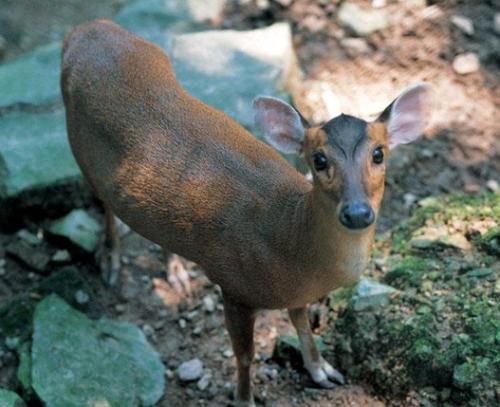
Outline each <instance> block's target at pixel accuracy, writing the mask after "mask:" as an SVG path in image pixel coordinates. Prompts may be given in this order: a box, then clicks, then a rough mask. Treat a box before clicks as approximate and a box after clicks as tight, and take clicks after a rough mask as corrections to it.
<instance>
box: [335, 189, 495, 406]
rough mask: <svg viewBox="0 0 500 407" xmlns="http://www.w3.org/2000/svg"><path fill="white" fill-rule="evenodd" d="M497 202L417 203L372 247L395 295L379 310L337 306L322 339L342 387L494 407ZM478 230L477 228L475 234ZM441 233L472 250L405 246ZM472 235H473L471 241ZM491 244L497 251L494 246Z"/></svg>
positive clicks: (490, 197) (485, 198) (486, 198)
mask: <svg viewBox="0 0 500 407" xmlns="http://www.w3.org/2000/svg"><path fill="white" fill-rule="evenodd" d="M499 197H500V195H498V194H496V195H495V194H486V195H482V196H479V197H471V196H462V195H460V196H446V197H442V198H439V199H436V198H433V199H430V200H427V201H426V202H424V205H423V206H422V207H421V208H420V209H418V210H417V211H416V213H415V215H414V216H413V217H412V218H411V219H409V220H408V221H407V222H405V223H404V224H402V225H400V226H399V227H397V228H396V229H395V230H393V231H392V233H391V234H388V235H386V236H385V237H384V238H383V239H380V240H379V241H378V242H377V247H378V250H379V258H380V257H382V255H381V254H380V253H391V255H390V257H388V258H387V259H382V261H383V264H385V265H386V268H387V273H386V274H385V275H384V276H383V277H382V280H383V281H384V282H385V283H387V284H390V285H392V286H394V287H395V288H398V289H399V290H400V292H399V294H398V295H397V296H395V297H394V298H393V299H392V300H391V302H390V304H389V305H388V306H386V307H384V308H380V309H377V308H375V309H374V310H372V311H371V312H363V313H361V312H360V313H356V312H355V311H354V310H353V309H351V308H350V307H349V301H347V300H345V299H343V302H337V304H339V303H340V306H337V307H336V308H334V309H333V315H336V316H337V319H336V320H334V321H333V324H334V329H333V330H332V332H333V333H331V336H332V338H330V340H331V341H332V343H334V344H335V345H336V349H335V351H336V356H337V359H338V362H339V364H340V366H341V368H342V369H344V370H345V371H346V372H347V374H348V376H349V377H350V379H351V380H353V381H356V380H358V381H367V382H369V383H370V384H371V385H372V386H373V387H374V388H375V389H376V391H377V392H378V393H382V394H385V395H387V396H388V397H390V398H392V399H394V398H395V397H405V396H406V395H407V394H408V392H409V391H413V392H416V393H417V394H419V395H420V401H421V404H422V405H464V406H480V405H494V404H495V402H496V401H497V400H496V397H497V395H496V393H495V390H494V389H498V388H500V305H499V304H498V299H499V298H500V296H499V294H500V290H499V289H498V288H497V287H498V286H499V282H500V262H499V261H498V256H497V255H495V251H494V250H492V249H491V246H485V245H486V244H489V242H492V241H494V242H497V240H496V239H498V231H497V227H496V226H494V227H493V228H489V229H488V230H486V231H485V230H484V229H485V228H484V225H493V224H495V222H496V221H497V219H499V218H500V199H499ZM478 225H479V226H478ZM424 226H425V227H430V228H432V227H439V228H445V230H446V228H448V229H449V230H450V233H451V232H452V233H458V234H462V236H464V237H466V238H467V240H468V241H469V242H471V243H472V244H471V245H470V248H469V249H468V250H467V251H461V250H456V249H453V250H452V249H451V248H445V247H440V248H439V249H438V250H436V249H435V248H432V249H431V250H415V249H413V248H412V247H410V245H409V244H408V242H409V239H410V238H411V237H412V236H413V234H414V233H415V231H416V230H418V229H419V228H422V227H424ZM478 230H479V232H478ZM494 244H497V243H494Z"/></svg>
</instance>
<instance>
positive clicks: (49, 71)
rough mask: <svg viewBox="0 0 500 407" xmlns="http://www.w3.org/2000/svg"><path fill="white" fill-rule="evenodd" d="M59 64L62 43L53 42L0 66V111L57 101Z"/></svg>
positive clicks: (58, 94) (58, 98) (58, 96)
mask: <svg viewBox="0 0 500 407" xmlns="http://www.w3.org/2000/svg"><path fill="white" fill-rule="evenodd" d="M60 63H61V44H60V43H54V44H50V45H47V46H44V47H41V48H37V49H35V50H34V51H31V52H28V53H26V54H24V55H21V56H20V57H19V58H16V59H14V60H13V61H11V62H8V63H6V64H3V65H0V89H1V90H2V91H1V92H0V108H2V107H6V106H10V105H13V104H18V103H26V104H32V105H43V104H45V103H48V102H53V101H57V100H60V98H61V96H60V91H59V69H60V68H59V65H60ZM0 132H1V130H0Z"/></svg>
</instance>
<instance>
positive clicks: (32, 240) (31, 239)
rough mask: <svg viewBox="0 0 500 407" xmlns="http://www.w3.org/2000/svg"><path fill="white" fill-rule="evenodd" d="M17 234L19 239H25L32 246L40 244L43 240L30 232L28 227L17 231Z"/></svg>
mask: <svg viewBox="0 0 500 407" xmlns="http://www.w3.org/2000/svg"><path fill="white" fill-rule="evenodd" d="M16 236H17V237H18V238H19V239H21V240H24V241H25V242H26V243H28V244H30V245H31V246H38V245H39V244H40V243H42V240H41V239H39V238H38V236H36V235H34V234H33V233H31V232H29V231H28V230H27V229H21V230H19V231H18V232H17V233H16Z"/></svg>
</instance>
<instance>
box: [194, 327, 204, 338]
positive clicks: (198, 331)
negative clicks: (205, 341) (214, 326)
mask: <svg viewBox="0 0 500 407" xmlns="http://www.w3.org/2000/svg"><path fill="white" fill-rule="evenodd" d="M202 332H203V327H202V326H201V325H196V326H195V327H194V329H193V336H200V335H201V333H202Z"/></svg>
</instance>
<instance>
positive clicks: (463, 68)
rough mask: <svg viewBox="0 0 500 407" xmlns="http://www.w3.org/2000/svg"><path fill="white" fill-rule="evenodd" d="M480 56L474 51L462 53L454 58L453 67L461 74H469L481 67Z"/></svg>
mask: <svg viewBox="0 0 500 407" xmlns="http://www.w3.org/2000/svg"><path fill="white" fill-rule="evenodd" d="M480 66H481V65H480V63H479V58H478V56H477V55H476V54H475V53H473V52H467V53H465V54H460V55H457V56H456V57H455V59H454V60H453V69H454V70H455V72H456V73H458V74H459V75H467V74H470V73H473V72H477V71H479V68H480Z"/></svg>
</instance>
